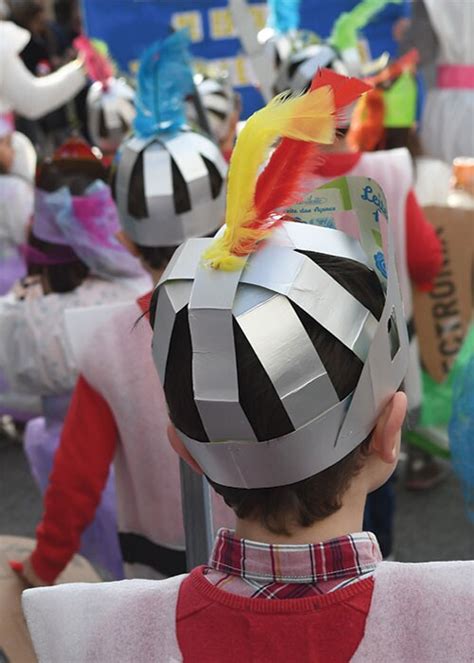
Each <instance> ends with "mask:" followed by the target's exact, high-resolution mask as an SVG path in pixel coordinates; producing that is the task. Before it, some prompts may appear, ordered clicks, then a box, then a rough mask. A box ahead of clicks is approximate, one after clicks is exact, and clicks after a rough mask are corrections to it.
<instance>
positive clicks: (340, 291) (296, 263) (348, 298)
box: [242, 244, 378, 361]
mask: <svg viewBox="0 0 474 663" xmlns="http://www.w3.org/2000/svg"><path fill="white" fill-rule="evenodd" d="M283 263H284V264H285V272H284V274H285V276H284V280H283V281H282V278H281V265H282V264H283ZM242 282H243V283H249V284H251V285H258V286H260V287H263V288H268V289H269V290H273V291H274V292H277V293H279V294H280V295H285V296H286V297H289V298H290V299H291V300H292V301H293V302H294V303H295V304H297V305H298V306H300V307H301V308H302V309H303V310H304V311H306V313H308V315H311V316H312V317H313V318H314V319H315V320H316V322H318V323H319V324H321V325H322V326H323V327H324V328H325V329H327V331H329V332H330V333H331V334H332V335H333V336H335V337H336V338H337V339H338V340H339V341H341V343H344V345H345V346H346V347H348V348H349V349H350V350H352V351H353V352H354V353H355V354H356V355H357V356H358V357H359V358H360V359H361V360H362V361H365V359H366V357H367V352H368V349H369V346H370V341H371V339H372V338H373V335H374V334H375V330H376V328H377V325H378V322H377V320H376V319H375V318H374V316H373V315H372V314H371V313H370V311H368V309H366V308H365V306H363V305H362V304H361V303H360V302H359V301H358V300H357V299H356V298H355V297H353V296H352V295H351V294H350V293H349V292H348V291H347V290H346V289H345V288H343V287H342V286H341V285H339V283H337V281H335V280H334V279H333V278H331V277H330V276H329V275H328V274H327V273H326V272H325V271H324V270H323V269H321V267H319V266H318V265H316V264H315V263H314V262H313V261H312V260H310V259H309V258H307V257H306V256H304V255H302V254H300V253H296V252H289V251H288V250H287V249H284V248H280V247H278V246H271V245H270V244H268V245H267V246H265V247H263V248H262V249H261V250H260V251H259V252H258V253H257V254H255V255H254V256H253V259H252V260H249V261H248V263H247V268H246V269H245V271H244V273H243V275H242ZM316 283H317V284H318V291H317V293H316V292H315V284H316ZM341 309H343V310H344V311H346V312H347V314H346V315H344V317H343V318H341V316H340V311H341Z"/></svg>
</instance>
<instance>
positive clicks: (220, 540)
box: [209, 529, 382, 584]
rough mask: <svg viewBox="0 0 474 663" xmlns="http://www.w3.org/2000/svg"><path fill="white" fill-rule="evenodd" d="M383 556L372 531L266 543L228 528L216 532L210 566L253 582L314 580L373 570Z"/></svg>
mask: <svg viewBox="0 0 474 663" xmlns="http://www.w3.org/2000/svg"><path fill="white" fill-rule="evenodd" d="M381 560H382V554H381V552H380V548H379V544H378V542H377V539H376V538H375V536H374V534H372V533H371V532H359V533H357V534H348V535H346V536H342V537H339V538H337V539H331V540H329V541H324V542H322V543H311V544H305V545H286V544H266V543H259V542H256V541H249V540H247V539H238V538H236V537H235V536H234V534H233V532H232V531H231V530H226V529H221V530H220V531H219V533H218V535H217V538H216V541H215V544H214V549H213V551H212V554H211V558H210V560H209V567H210V568H211V569H213V570H215V571H219V572H220V573H223V574H226V575H231V576H237V577H240V578H242V579H245V580H247V581H251V582H252V583H282V584H289V583H291V584H294V583H302V584H317V583H324V582H326V581H331V580H343V579H345V578H347V579H349V578H358V577H360V576H366V575H367V574H370V573H373V571H374V570H375V567H376V565H377V564H378V563H379V562H380V561H381Z"/></svg>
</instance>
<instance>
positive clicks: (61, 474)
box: [29, 376, 117, 584]
mask: <svg viewBox="0 0 474 663" xmlns="http://www.w3.org/2000/svg"><path fill="white" fill-rule="evenodd" d="M116 444H117V426H116V423H115V418H114V415H113V413H112V411H111V409H110V407H109V405H108V404H107V402H106V401H105V400H104V398H103V397H102V396H101V395H100V394H99V393H98V392H97V391H95V390H94V389H93V388H92V387H91V386H90V385H89V384H88V382H87V381H86V380H85V379H84V377H83V376H79V379H78V381H77V385H76V388H75V391H74V394H73V397H72V401H71V404H70V407H69V411H68V413H67V416H66V420H65V422H64V427H63V432H62V435H61V442H60V445H59V447H58V450H57V452H56V456H55V459H54V466H53V470H52V472H51V476H50V478H49V486H48V488H47V491H46V494H45V497H44V512H43V518H42V520H41V522H40V524H39V525H38V528H37V530H36V539H37V542H36V548H35V550H34V551H33V553H32V555H31V557H30V560H29V561H30V563H31V566H32V568H33V571H34V573H35V574H36V576H38V578H40V579H41V580H42V581H43V582H44V583H48V584H50V583H53V582H54V581H55V579H56V578H57V576H58V575H59V574H60V573H61V572H62V571H63V569H64V568H65V567H66V566H67V564H68V563H69V561H70V559H71V558H72V557H73V555H74V554H75V553H76V552H77V551H78V550H79V547H80V540H81V535H82V533H83V531H84V530H85V529H86V527H87V526H88V525H89V524H90V523H91V522H92V520H93V518H94V515H95V512H96V509H97V507H98V505H99V503H100V499H101V497H102V492H103V490H104V487H105V484H106V482H107V477H108V475H109V470H110V466H111V464H112V461H113V457H114V454H115V448H116Z"/></svg>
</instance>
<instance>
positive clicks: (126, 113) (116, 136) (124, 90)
mask: <svg viewBox="0 0 474 663" xmlns="http://www.w3.org/2000/svg"><path fill="white" fill-rule="evenodd" d="M74 46H75V48H76V49H77V50H78V51H79V52H80V53H81V54H82V55H83V57H84V60H85V63H86V68H87V73H88V76H89V78H90V79H91V80H92V81H94V82H93V84H92V85H91V86H90V88H89V90H88V92H87V101H86V103H87V127H88V130H89V134H90V137H91V139H92V142H93V143H94V145H97V146H98V147H100V149H101V150H102V151H103V152H106V153H107V152H115V150H116V149H117V148H118V146H119V145H120V143H121V142H122V140H123V139H124V138H125V136H126V135H127V134H128V133H129V131H130V129H131V126H132V122H133V119H134V117H135V106H134V99H135V92H134V91H133V90H132V88H131V87H130V86H129V85H128V84H127V83H126V81H125V80H124V79H123V78H117V77H116V76H115V74H114V65H113V63H112V61H111V59H110V55H109V50H108V47H107V44H106V43H105V42H103V41H99V40H97V39H93V40H90V39H88V38H87V37H85V36H84V35H81V36H79V37H77V38H76V39H75V40H74Z"/></svg>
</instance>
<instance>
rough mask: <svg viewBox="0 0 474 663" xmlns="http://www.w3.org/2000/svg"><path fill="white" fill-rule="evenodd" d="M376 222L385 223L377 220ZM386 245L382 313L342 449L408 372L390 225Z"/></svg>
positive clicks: (367, 427) (365, 429)
mask: <svg viewBox="0 0 474 663" xmlns="http://www.w3.org/2000/svg"><path fill="white" fill-rule="evenodd" d="M380 223H386V222H385V221H384V220H383V218H382V217H381V219H380ZM386 231H387V235H386V236H387V244H386V245H385V247H384V248H385V249H386V251H385V255H387V254H388V274H389V275H390V276H389V279H388V285H387V297H386V301H385V306H384V310H383V313H382V316H381V318H380V324H379V326H378V329H377V332H376V334H375V337H374V339H373V341H372V344H371V347H370V351H369V354H368V357H367V360H366V362H365V365H364V368H363V369H362V373H361V376H360V379H359V382H358V384H357V387H356V389H355V391H354V394H353V398H352V402H351V405H350V408H349V411H348V413H347V417H346V420H345V422H344V425H343V427H342V428H341V431H340V434H339V437H338V439H337V445H342V446H343V447H344V446H345V445H347V444H348V443H349V440H350V439H351V438H352V436H354V435H355V436H357V437H358V438H361V439H362V440H363V439H365V438H366V437H367V435H369V433H370V432H371V430H372V428H373V426H374V423H375V420H376V419H377V417H378V416H379V415H380V413H381V412H382V410H383V408H384V407H385V405H386V404H387V402H388V401H389V399H390V398H391V397H392V396H393V394H394V393H395V391H396V390H397V389H399V388H400V385H401V383H402V381H403V380H404V378H405V376H406V374H407V371H408V360H409V341H408V331H407V326H406V323H405V316H404V312H403V304H402V298H401V295H400V287H399V283H398V275H397V269H396V259H395V246H394V241H393V232H392V229H391V227H390V224H386ZM392 313H393V314H394V315H395V320H396V325H397V330H398V336H399V341H400V348H399V350H398V352H397V354H396V355H395V357H394V358H393V360H392V358H391V347H390V336H389V331H388V322H389V320H390V317H391V315H392Z"/></svg>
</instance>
